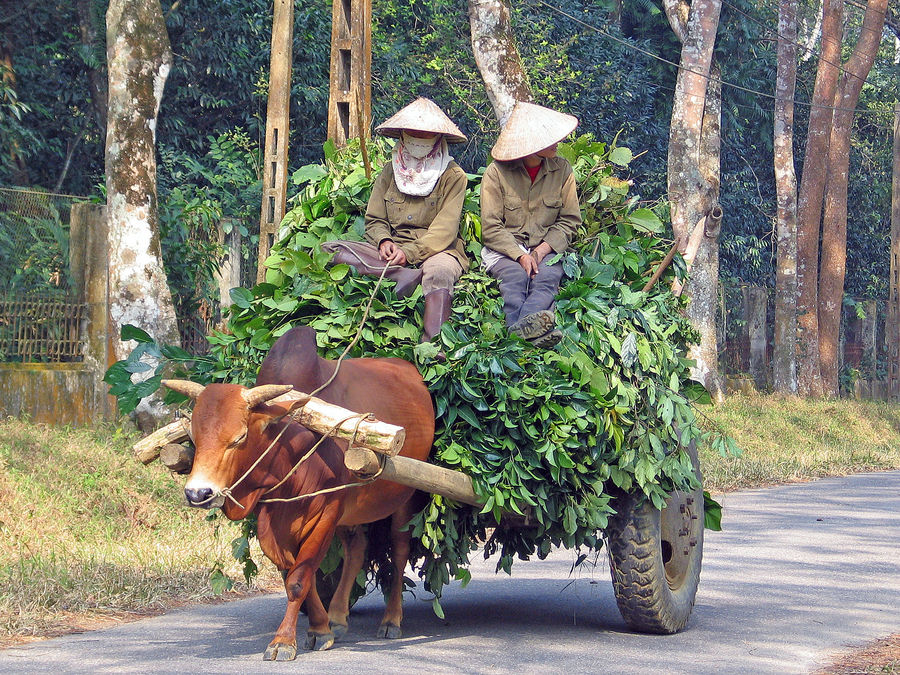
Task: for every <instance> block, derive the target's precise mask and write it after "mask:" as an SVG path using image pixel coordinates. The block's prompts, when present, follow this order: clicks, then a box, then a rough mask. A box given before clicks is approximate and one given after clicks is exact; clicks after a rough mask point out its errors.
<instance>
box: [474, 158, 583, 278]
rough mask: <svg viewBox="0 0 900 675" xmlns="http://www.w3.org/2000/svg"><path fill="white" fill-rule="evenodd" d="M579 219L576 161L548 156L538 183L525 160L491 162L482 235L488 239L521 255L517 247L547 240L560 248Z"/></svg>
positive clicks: (495, 247)
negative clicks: (573, 169)
mask: <svg viewBox="0 0 900 675" xmlns="http://www.w3.org/2000/svg"><path fill="white" fill-rule="evenodd" d="M580 224H581V209H580V207H579V205H578V195H577V193H576V191H575V175H574V174H573V173H572V166H571V165H570V164H569V162H568V161H566V160H565V159H563V158H562V157H550V158H545V159H544V160H543V162H541V167H540V169H539V170H538V173H537V176H536V177H535V179H534V183H532V182H531V177H530V176H529V175H528V171H527V170H526V169H525V165H524V164H523V163H522V160H516V161H513V162H496V161H495V162H492V163H491V164H490V166H488V168H487V169H486V170H485V172H484V178H483V179H482V181H481V237H482V239H483V240H484V245H485V246H487V247H488V248H492V249H493V250H495V251H497V252H498V253H502V254H503V255H505V256H508V257H510V258H512V259H513V260H517V259H518V258H519V256H521V255H522V249H521V248H520V247H519V246H520V245H521V246H524V247H525V248H528V249H532V248H534V247H535V246H537V245H538V244H540V243H541V242H542V241H546V242H547V244H549V245H550V248H552V249H553V250H554V252H556V253H562V252H563V251H565V250H566V249H568V248H569V244H570V243H571V242H572V237H574V236H575V231H576V230H577V228H578V226H579V225H580Z"/></svg>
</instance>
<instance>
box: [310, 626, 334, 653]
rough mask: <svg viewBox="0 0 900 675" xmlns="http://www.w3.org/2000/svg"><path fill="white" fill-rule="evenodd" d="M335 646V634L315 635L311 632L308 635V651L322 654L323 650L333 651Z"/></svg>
mask: <svg viewBox="0 0 900 675" xmlns="http://www.w3.org/2000/svg"><path fill="white" fill-rule="evenodd" d="M333 644H334V633H313V632H312V631H310V632H309V633H307V634H306V645H304V646H305V647H306V649H310V650H312V651H314V652H320V651H322V650H323V649H331V646H332V645H333Z"/></svg>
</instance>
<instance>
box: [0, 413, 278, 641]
mask: <svg viewBox="0 0 900 675" xmlns="http://www.w3.org/2000/svg"><path fill="white" fill-rule="evenodd" d="M133 440H134V438H132V437H131V436H129V435H128V434H124V433H123V432H122V431H121V430H118V429H115V428H112V427H108V428H99V429H96V430H84V429H80V430H73V429H53V428H49V427H46V426H43V425H34V424H30V423H27V422H23V421H21V420H13V419H10V420H6V421H2V422H0V535H2V536H0V642H6V643H8V642H9V641H12V640H17V639H22V638H27V637H29V636H47V635H51V634H54V633H55V632H58V630H59V625H60V623H61V622H63V623H66V622H69V623H71V621H73V620H75V619H73V617H79V618H78V619H77V620H78V621H83V620H85V618H86V617H87V618H88V619H89V620H101V621H102V620H103V619H104V618H113V619H121V618H122V617H123V616H125V615H128V614H132V613H138V614H146V613H155V612H158V611H160V610H163V609H166V608H168V607H171V606H174V605H177V604H183V603H184V602H190V601H196V600H208V599H211V598H213V593H212V591H211V588H210V583H209V572H210V570H211V568H212V566H213V565H214V564H216V563H217V562H218V563H219V564H221V565H222V566H223V568H224V569H225V570H226V572H227V573H228V574H229V575H230V576H231V577H232V578H239V577H240V572H239V570H238V568H237V566H236V565H235V564H234V562H233V560H232V557H231V553H230V542H231V540H232V539H233V538H234V537H235V536H237V534H238V531H237V528H236V527H235V526H234V525H232V524H230V523H228V522H227V521H225V520H224V519H221V518H220V519H217V520H216V521H215V522H213V523H211V522H207V520H206V516H207V514H206V513H201V512H196V511H192V510H190V509H188V508H187V507H185V506H184V505H183V503H182V500H181V496H180V493H181V485H180V482H179V480H177V479H176V477H173V476H172V475H171V474H170V473H169V472H168V471H166V470H165V469H164V468H163V467H160V466H158V465H152V466H149V467H145V466H142V465H141V464H140V463H138V462H137V461H136V460H135V459H134V458H133V456H132V453H131V449H130V445H131V443H132V442H133ZM270 574H274V571H270ZM269 581H270V580H269V579H268V578H267V577H264V582H265V583H268V582H269ZM237 588H238V590H239V591H244V592H245V591H246V590H247V588H246V586H238V587H237ZM76 623H77V621H76Z"/></svg>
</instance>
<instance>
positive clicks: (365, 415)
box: [197, 249, 392, 509]
mask: <svg viewBox="0 0 900 675" xmlns="http://www.w3.org/2000/svg"><path fill="white" fill-rule="evenodd" d="M351 250H352V249H351ZM354 253H355V252H354ZM357 258H359V256H357ZM360 261H361V262H362V260H361V259H360ZM391 267H392V266H391V265H385V266H384V269H383V270H382V271H381V276H380V277H378V282H377V283H376V284H375V288H374V289H372V293H371V294H370V295H369V301H368V302H367V303H366V309H365V311H364V312H363V316H362V320H361V321H360V323H359V328H358V329H357V331H356V335H355V336H354V337H353V339H352V340H351V341H350V344H349V345H347V348H346V349H344V351H343V352H342V353H341V355H340V356H339V357H338V358H337V363H336V364H335V367H334V372H333V373H332V374H331V377H329V378H328V379H327V380H326V381H325V382H324V384H322V385H320V386H319V387H317V388H316V389H315V390H313V391H312V392H311V393H310V396H315V395H316V394H318V393H319V392H320V391H322V390H323V389H325V388H326V387H327V386H328V385H330V384H331V383H332V382H334V379H335V378H336V377H337V375H338V371H339V370H340V368H341V363H342V362H343V360H344V358H345V357H346V356H347V354H349V353H350V350H351V349H353V347H354V346H355V345H356V343H357V342H359V338H360V336H361V335H362V331H363V328H364V327H365V325H366V321H367V320H368V318H369V311H370V310H371V309H372V303H373V302H374V300H375V294H376V293H378V288H379V287H380V286H381V282H382V281H383V280H384V275H385V274H386V273H387V271H388V269H390V268H391ZM352 419H356V425H355V426H354V428H353V435H352V436H351V437H350V440H349V442H348V445H347V450H350V449H351V448H352V447H353V443H354V441H356V434H357V432H358V431H359V425H360V424H361V423H362V421H363V420H364V419H369V420H374V419H375V416H374V414H373V413H370V412H367V413H357V414H354V415H350V416H349V417H347V418H345V419H343V420H341V421H340V422H338V423H337V424H335V425H334V426H332V427H331V429H329V430H328V431H327V432H326V433H325V434H323V435H322V436H321V437H320V438H319V440H318V441H316V442H315V443H314V444H313V446H312V447H311V448H310V449H309V450H307V452H306V454H305V455H303V457H301V458H300V459H299V460H298V461H297V463H296V464H294V466H293V467H292V468H291V470H290V471H288V472H287V474H286V475H285V476H284V478H282V479H281V480H280V481H278V483H276V484H275V485H273V486H272V487H270V488H269V489H268V490H266V491H265V492H264V493H263V495H267V494H269V493H270V492H273V491H275V490H277V489H278V488H280V487H281V486H282V485H284V484H285V483H286V482H287V481H288V479H289V478H290V477H291V476H292V475H294V473H295V472H296V471H297V469H299V468H300V465H301V464H303V463H304V462H305V461H306V460H308V459H309V458H310V457H312V456H313V454H315V452H316V450H317V449H318V447H319V446H320V445H321V444H322V443H323V442H324V441H325V439H326V438H331V437H333V436H334V435H335V433H336V432H337V430H338V429H339V428H340V427H342V426H343V425H344V424H346V423H347V422H349V421H350V420H352ZM291 423H292V422H285V424H284V426H283V427H282V428H281V431H279V432H278V435H277V436H275V438H274V439H273V440H272V442H271V443H269V447H267V448H266V449H265V451H264V452H263V453H262V454H261V455H260V456H259V457H257V458H256V461H254V462H253V464H251V465H250V468H249V469H247V470H246V471H245V472H244V473H243V475H242V476H241V477H240V478H238V479H237V480H236V481H235V482H234V483H232V484H231V486H230V487H227V488H225V489H224V490H220V491H217V492H215V493H214V494H213V495H212V496H210V497H209V498H208V499H205V500H203V501H202V502H199V503H198V504H197V506H203V505H205V504H208V503H210V502H211V501H213V500H214V499H217V498H218V497H225V498H227V499H230V500H231V501H233V502H234V503H235V504H237V505H238V507H240V508H241V509H243V508H244V506H243V504H241V503H240V502H239V501H238V500H237V499H236V498H235V497H234V495H233V494H232V492H233V490H234V489H235V488H236V487H237V486H238V485H240V484H241V483H242V482H243V481H244V480H245V479H246V478H247V476H249V475H250V474H251V473H253V470H254V469H255V468H256V467H257V466H259V463H260V462H262V460H263V459H264V458H265V457H266V455H268V454H269V452H270V451H271V450H272V448H273V447H275V444H276V443H278V441H279V440H281V437H282V436H283V435H284V432H285V431H287V429H288V427H289V426H290V425H291ZM384 461H385V457H384V455H381V454H379V455H378V471H376V472H375V473H374V474H372V475H371V476H369V477H367V478H366V479H365V480H361V481H358V482H356V483H345V484H343V485H336V486H334V487H330V488H324V489H322V490H316V491H315V492H309V493H306V494H302V495H297V496H295V497H270V498H268V499H260V500H259V503H260V504H267V503H272V502H295V501H299V500H301V499H308V498H310V497H316V496H318V495H323V494H328V493H331V492H339V491H341V490H347V489H349V488H353V487H359V486H361V485H368V484H369V483H372V482H373V481H375V480H376V479H377V478H378V477H379V476H380V475H381V473H382V471H384Z"/></svg>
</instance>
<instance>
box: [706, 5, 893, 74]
mask: <svg viewBox="0 0 900 675" xmlns="http://www.w3.org/2000/svg"><path fill="white" fill-rule="evenodd" d="M845 1H846V0H845ZM722 4H723V5H725V6H726V7H728V8H730V9H732V10H734V11H735V12H737V13H738V14H740V15H741V16H743V17H745V18H747V19H749V20H750V21H752V22H753V23H755V24H756V25H758V26H760V27H762V29H763V30H765V31H766V32H767V33H769V34H770V35H774V36H775V37H776V38H778V39H779V40H783V41H785V42H787V43H789V44H792V45H793V46H795V47H798V48H799V49H802V50H803V51H805V52H808V53H810V54H815V52H816V50H815V49H813V48H812V47H807V46H806V45H804V44H801V43H800V42H798V41H796V40H788V39H787V38H786V36H784V35H782V34H781V33H779V32H778V29H777V28H771V27H770V26H769V25H768V24H766V23H765V22H764V21H763V20H761V19H757V18H756V17H755V16H752V15H751V14H748V13H747V12H745V11H744V10H742V9H739V8H738V7H735V6H734V5H732V4H731V3H730V2H728V0H722ZM848 4H852V3H849V2H848ZM769 9H772V8H771V7H770V8H769ZM819 60H820V61H823V62H825V63H827V64H828V65H829V66H833V67H835V68H837V69H838V70H839V71H840V72H842V73H844V74H845V75H849V76H850V77H859V76H858V75H856V74H855V73H851V72H850V71H849V70H847V69H846V68H844V66H843V64H841V63H835V62H834V61H829V60H828V59H825V58H822V56H821V55H819ZM863 82H866V83H867V84H868V85H869V86H870V87H874V88H875V89H878V87H876V86H875V85H874V84H872V83H871V82H869V81H868V78H863ZM879 91H880V89H879Z"/></svg>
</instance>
